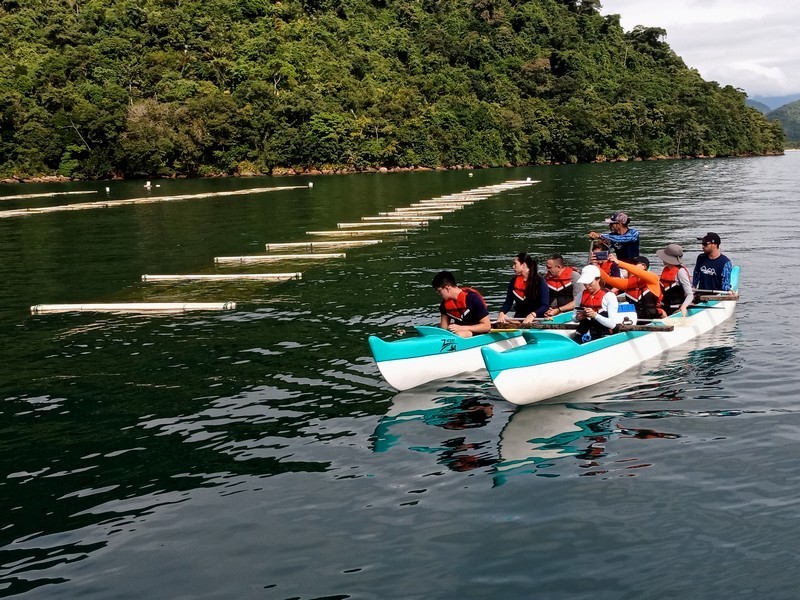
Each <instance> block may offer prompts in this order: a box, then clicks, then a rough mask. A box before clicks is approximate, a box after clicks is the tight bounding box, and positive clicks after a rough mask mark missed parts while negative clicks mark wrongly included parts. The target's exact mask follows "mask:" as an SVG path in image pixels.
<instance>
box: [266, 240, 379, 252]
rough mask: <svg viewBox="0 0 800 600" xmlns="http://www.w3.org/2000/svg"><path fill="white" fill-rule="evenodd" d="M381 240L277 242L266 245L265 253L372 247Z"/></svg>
mask: <svg viewBox="0 0 800 600" xmlns="http://www.w3.org/2000/svg"><path fill="white" fill-rule="evenodd" d="M382 243H383V240H352V241H351V240H348V241H345V240H334V241H330V242H279V243H276V244H267V246H266V250H267V252H272V251H273V250H292V249H295V248H308V249H309V250H312V251H313V250H314V248H337V247H342V246H344V247H357V246H372V245H374V244H382Z"/></svg>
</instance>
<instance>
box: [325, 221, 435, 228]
mask: <svg viewBox="0 0 800 600" xmlns="http://www.w3.org/2000/svg"><path fill="white" fill-rule="evenodd" d="M427 224H428V220H427V219H425V220H423V219H418V220H409V221H358V222H356V223H337V224H336V227H337V228H338V229H358V228H359V227H395V226H400V227H425V226H426V225H427Z"/></svg>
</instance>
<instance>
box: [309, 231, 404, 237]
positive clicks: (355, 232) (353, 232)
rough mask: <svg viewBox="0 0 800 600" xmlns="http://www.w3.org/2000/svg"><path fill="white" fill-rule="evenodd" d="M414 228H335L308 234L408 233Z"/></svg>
mask: <svg viewBox="0 0 800 600" xmlns="http://www.w3.org/2000/svg"><path fill="white" fill-rule="evenodd" d="M413 231H414V230H413V229H334V230H332V231H306V235H319V236H337V235H353V236H355V235H374V234H375V235H377V234H380V235H392V234H408V233H412V232H413Z"/></svg>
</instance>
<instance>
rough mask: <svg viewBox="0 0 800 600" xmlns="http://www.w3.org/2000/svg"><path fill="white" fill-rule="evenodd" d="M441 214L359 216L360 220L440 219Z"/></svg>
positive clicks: (441, 217)
mask: <svg viewBox="0 0 800 600" xmlns="http://www.w3.org/2000/svg"><path fill="white" fill-rule="evenodd" d="M443 218H444V217H443V216H442V215H430V216H428V217H409V216H406V215H396V216H394V215H393V216H389V217H361V220H362V221H441V220H442V219H443Z"/></svg>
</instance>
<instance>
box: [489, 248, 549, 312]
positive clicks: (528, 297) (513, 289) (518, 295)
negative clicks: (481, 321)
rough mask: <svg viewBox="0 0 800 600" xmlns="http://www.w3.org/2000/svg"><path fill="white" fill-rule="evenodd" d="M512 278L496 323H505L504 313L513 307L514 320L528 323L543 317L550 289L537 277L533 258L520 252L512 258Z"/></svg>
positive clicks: (542, 278) (545, 282)
mask: <svg viewBox="0 0 800 600" xmlns="http://www.w3.org/2000/svg"><path fill="white" fill-rule="evenodd" d="M513 267H514V277H512V278H511V281H509V282H508V289H507V290H506V300H505V302H503V306H502V308H501V309H500V313H499V314H498V315H497V322H498V323H507V322H508V318H507V317H506V313H508V311H509V310H511V307H512V306H513V307H514V318H516V319H524V321H523V323H530V322H531V321H533V320H534V319H535V318H536V317H543V316H544V314H545V313H546V312H547V309H548V308H550V289H549V288H548V287H547V281H545V279H544V277H542V276H541V275H539V268H538V265H537V263H536V261H535V260H534V259H533V257H532V256H531V255H530V254H528V253H527V252H520V253H519V254H517V255H516V256H515V257H514V263H513Z"/></svg>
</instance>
